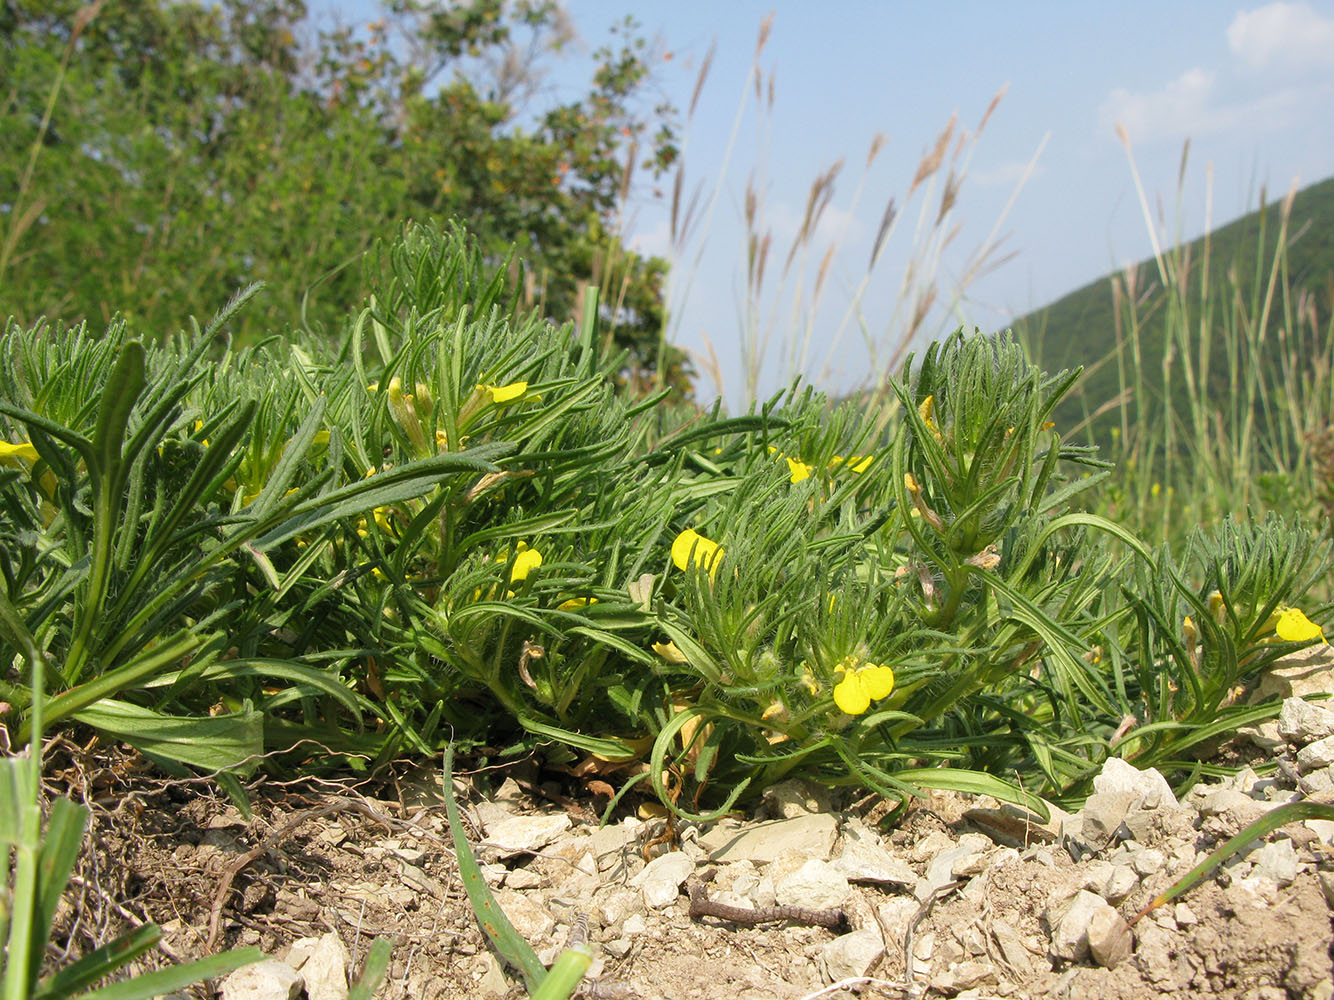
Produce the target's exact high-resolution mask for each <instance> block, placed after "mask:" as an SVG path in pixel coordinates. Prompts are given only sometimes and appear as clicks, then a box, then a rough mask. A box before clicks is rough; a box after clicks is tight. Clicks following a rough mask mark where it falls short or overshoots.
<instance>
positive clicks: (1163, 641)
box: [0, 226, 1324, 816]
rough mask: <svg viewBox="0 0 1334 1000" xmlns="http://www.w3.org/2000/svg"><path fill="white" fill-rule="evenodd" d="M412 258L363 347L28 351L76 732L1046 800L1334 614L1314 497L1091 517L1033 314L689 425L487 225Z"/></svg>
mask: <svg viewBox="0 0 1334 1000" xmlns="http://www.w3.org/2000/svg"><path fill="white" fill-rule="evenodd" d="M376 260H377V262H378V263H377V265H376V266H375V267H374V268H372V275H373V277H372V286H373V287H372V292H371V294H370V296H369V297H368V300H367V304H366V306H365V308H364V309H362V310H361V311H360V312H359V313H358V314H357V315H356V316H355V317H352V319H351V322H350V323H349V331H348V335H347V339H346V342H345V343H344V344H343V345H341V346H340V347H339V348H337V349H331V348H328V347H324V346H321V345H319V344H316V343H302V344H296V343H292V344H287V343H282V342H280V341H276V340H275V341H272V342H268V343H264V344H261V345H257V346H255V347H252V348H247V349H245V350H242V351H236V352H231V351H221V352H218V353H216V354H214V353H211V352H214V351H215V348H214V347H213V345H212V338H213V336H214V335H215V334H216V333H217V332H218V331H220V330H222V329H223V328H224V327H225V325H226V323H227V322H228V316H229V315H230V312H231V310H230V309H229V310H225V311H224V312H223V313H222V314H221V315H220V316H219V318H218V319H217V320H216V321H215V322H214V323H212V324H210V327H209V328H208V329H206V330H203V331H196V332H193V333H191V334H190V335H188V336H182V337H180V338H177V339H176V340H174V341H172V342H171V343H170V344H167V345H164V346H161V347H152V348H144V347H141V346H140V345H139V344H138V343H137V342H136V341H135V340H134V339H132V338H131V337H130V336H129V335H128V332H127V331H126V330H125V329H124V327H123V326H122V325H119V324H116V325H113V327H112V330H111V332H110V335H109V336H108V337H106V338H102V339H94V338H91V337H88V336H87V334H86V333H85V332H84V331H83V330H81V329H73V330H64V329H56V330H47V329H45V328H42V327H39V328H36V329H34V330H31V331H22V330H19V329H17V328H16V327H13V326H11V327H10V329H9V330H8V331H7V332H6V334H5V336H4V338H3V339H0V348H2V351H0V388H2V389H3V395H0V426H2V427H3V437H4V439H5V441H6V445H5V448H6V450H5V451H4V452H3V454H0V460H2V461H3V467H4V470H5V471H4V472H3V473H0V475H3V477H4V478H3V479H0V522H3V528H4V530H5V537H6V538H12V539H14V542H13V543H12V544H9V545H6V546H5V547H4V548H3V550H2V551H0V570H3V577H4V582H5V595H6V598H7V599H8V600H9V601H10V602H11V604H13V606H14V607H15V609H16V620H15V623H14V624H13V625H12V627H11V626H7V627H6V628H5V629H0V643H3V644H4V648H5V650H6V653H7V654H8V655H9V656H11V657H14V656H18V655H19V651H21V650H23V649H26V648H28V646H29V645H31V646H32V647H34V648H36V649H37V650H38V651H39V652H40V654H41V658H42V662H43V663H44V664H45V669H46V670H47V680H48V684H49V685H50V688H51V691H52V699H51V709H52V710H51V712H50V717H51V718H52V719H53V720H54V721H57V722H63V723H68V722H70V721H77V722H80V723H84V724H87V725H91V726H94V727H96V728H99V729H100V730H101V731H103V732H104V733H106V734H108V735H110V736H113V737H117V738H123V739H126V740H128V741H130V742H131V743H133V744H134V745H135V746H137V747H139V748H140V749H141V750H143V751H144V752H145V753H147V754H149V755H151V756H153V757H154V758H155V759H159V760H163V761H164V762H167V763H170V762H174V763H175V764H178V765H179V764H186V765H190V766H194V767H196V768H199V769H204V770H208V771H216V772H219V773H220V778H221V780H223V781H224V782H225V783H228V785H229V787H230V788H231V789H232V791H233V794H237V795H239V784H238V783H237V782H236V778H235V775H236V774H238V773H245V771H246V770H247V769H249V768H252V767H254V766H256V764H257V762H258V760H259V758H260V757H261V756H263V755H265V754H270V755H274V756H272V758H271V759H272V761H273V764H272V766H275V767H280V768H281V767H292V766H305V767H310V768H328V767H338V766H342V763H343V762H348V763H351V764H352V765H353V766H355V767H365V766H371V767H375V766H377V765H378V763H380V762H383V761H385V760H388V759H390V758H391V757H392V756H393V755H395V754H397V753H399V752H400V751H402V750H408V751H411V752H414V753H418V754H433V753H435V752H437V751H438V750H439V749H440V748H441V747H442V746H444V745H445V743H446V742H447V740H446V737H445V733H446V732H448V731H449V729H450V727H453V729H454V731H455V732H457V733H458V734H459V735H460V737H464V738H469V739H478V740H486V741H487V742H490V743H493V744H495V745H498V746H499V747H500V748H502V750H503V752H504V753H505V754H511V753H519V752H524V751H530V750H534V749H536V748H537V747H539V746H543V745H545V746H546V747H547V748H548V749H547V753H549V754H551V755H553V756H558V757H559V756H560V755H569V754H574V753H577V754H583V755H586V756H588V757H589V758H591V759H592V761H593V763H590V764H589V765H588V766H590V767H597V766H601V765H599V764H597V763H596V762H597V760H599V759H600V760H602V761H604V762H608V763H607V769H608V773H620V774H623V775H625V777H624V779H623V784H622V788H621V790H620V794H624V792H625V791H626V789H628V788H630V787H635V786H639V785H640V784H641V783H644V782H646V784H644V785H642V787H644V788H652V789H653V791H654V792H655V793H656V794H657V795H658V796H659V797H660V798H661V799H662V800H663V801H664V802H666V803H668V804H669V805H670V806H671V807H672V808H673V809H675V810H677V811H678V812H680V813H681V814H683V815H696V816H698V815H715V814H717V813H718V812H720V811H722V810H725V809H727V808H730V807H732V806H733V805H734V804H735V803H736V802H738V801H740V799H741V797H742V796H744V795H747V794H753V793H755V792H756V791H758V790H759V789H760V788H762V787H763V786H765V785H767V784H769V783H771V782H773V781H775V780H777V779H779V778H781V777H784V776H787V775H793V774H800V775H804V776H806V777H808V778H811V779H813V780H816V781H820V782H823V783H826V784H831V785H855V786H862V787H869V788H874V789H876V790H879V791H881V792H883V793H885V794H889V795H892V796H895V797H900V798H902V797H905V796H911V795H913V794H916V793H917V792H918V791H919V790H920V789H922V788H927V787H946V788H961V789H969V790H975V791H985V792H988V793H990V794H993V795H997V796H999V797H1002V798H1007V799H1011V800H1015V801H1023V802H1026V803H1029V804H1030V805H1034V806H1035V807H1036V808H1039V809H1040V808H1042V807H1041V805H1040V803H1038V802H1037V801H1036V800H1035V799H1034V795H1037V794H1041V795H1045V796H1047V797H1056V798H1060V797H1062V796H1066V795H1076V796H1077V795H1078V794H1080V789H1081V788H1082V787H1083V785H1084V783H1086V781H1087V778H1088V776H1089V775H1090V774H1091V773H1092V772H1094V771H1096V769H1097V767H1098V766H1099V765H1100V763H1101V761H1102V760H1103V759H1104V758H1105V757H1106V755H1107V754H1108V753H1110V752H1113V751H1118V752H1125V753H1127V754H1130V755H1132V756H1135V759H1137V760H1141V759H1142V760H1143V761H1144V762H1160V763H1162V764H1163V766H1165V767H1167V766H1169V765H1170V766H1171V767H1179V768H1187V767H1192V766H1193V762H1192V761H1190V759H1189V754H1188V753H1187V751H1188V750H1189V748H1190V747H1191V746H1192V745H1197V744H1199V743H1200V742H1201V741H1202V740H1204V739H1206V738H1207V737H1208V736H1209V735H1210V734H1212V733H1217V732H1219V731H1220V726H1222V725H1223V722H1222V720H1224V719H1226V720H1228V721H1229V723H1231V722H1235V721H1236V720H1238V719H1241V718H1242V717H1243V714H1244V713H1241V712H1240V710H1237V711H1236V712H1234V711H1233V709H1232V708H1231V707H1230V706H1231V702H1230V701H1229V699H1232V698H1233V697H1234V696H1233V695H1232V694H1231V692H1232V691H1233V690H1234V689H1235V687H1236V686H1237V685H1239V684H1244V683H1248V682H1249V681H1250V680H1252V679H1253V678H1254V677H1255V676H1256V675H1257V672H1258V671H1259V670H1260V669H1262V668H1263V666H1264V665H1265V664H1266V663H1267V662H1269V661H1270V660H1272V658H1273V656H1274V655H1277V652H1280V651H1281V650H1282V649H1283V648H1293V647H1291V646H1287V647H1280V646H1275V645H1271V644H1269V643H1268V642H1267V639H1268V634H1267V633H1266V629H1267V630H1268V633H1272V632H1273V630H1274V626H1275V623H1273V622H1270V621H1269V619H1270V618H1272V617H1273V616H1274V614H1275V612H1278V613H1279V614H1280V615H1281V614H1283V613H1284V612H1285V609H1296V608H1299V607H1306V609H1307V611H1309V612H1310V614H1311V616H1312V617H1313V618H1315V619H1317V620H1319V619H1320V618H1321V616H1322V615H1323V614H1324V609H1322V608H1321V607H1319V606H1318V605H1315V604H1309V605H1308V604H1304V603H1303V602H1304V601H1308V600H1309V598H1308V593H1307V591H1308V588H1310V587H1311V586H1312V584H1313V581H1314V580H1316V579H1317V573H1318V569H1317V568H1318V567H1319V566H1320V565H1322V563H1321V560H1322V559H1323V558H1324V556H1323V555H1322V553H1323V551H1324V549H1323V547H1322V544H1323V543H1321V544H1317V543H1315V542H1313V541H1312V540H1311V539H1310V537H1309V536H1308V534H1307V533H1306V532H1305V529H1302V528H1300V527H1299V526H1297V525H1295V524H1287V525H1281V526H1272V525H1267V523H1266V522H1262V521H1248V522H1246V523H1245V524H1244V525H1243V524H1242V523H1241V522H1238V525H1237V527H1236V530H1235V531H1234V532H1233V533H1231V534H1226V535H1223V536H1219V537H1218V538H1217V539H1216V540H1215V541H1213V542H1210V541H1209V540H1208V538H1207V536H1201V538H1200V539H1199V540H1198V541H1197V542H1195V543H1193V544H1192V546H1191V547H1189V548H1187V549H1181V548H1179V547H1171V548H1167V547H1162V548H1158V549H1157V550H1155V549H1154V548H1153V547H1152V546H1150V545H1148V544H1146V543H1145V542H1144V541H1142V540H1141V538H1140V536H1139V535H1138V534H1136V533H1135V532H1134V531H1131V530H1129V529H1127V528H1126V527H1125V526H1124V525H1122V524H1120V523H1119V522H1117V521H1115V520H1113V519H1111V518H1108V517H1104V516H1100V515H1098V514H1095V513H1090V512H1089V511H1087V510H1084V509H1081V506H1080V505H1081V504H1083V503H1084V502H1086V501H1087V500H1088V499H1089V498H1091V497H1094V496H1095V495H1096V491H1097V490H1099V489H1101V488H1103V487H1104V486H1105V482H1106V476H1107V473H1108V471H1109V470H1108V469H1107V466H1106V463H1104V462H1101V461H1099V460H1098V459H1097V457H1096V456H1095V454H1094V453H1093V452H1092V450H1091V449H1090V448H1089V447H1087V446H1083V445H1072V444H1070V443H1068V442H1067V441H1066V439H1065V437H1064V435H1063V434H1062V433H1061V428H1059V427H1057V426H1056V425H1055V424H1054V423H1053V420H1052V416H1053V413H1054V412H1055V410H1056V407H1057V406H1058V404H1059V401H1060V399H1061V398H1062V396H1063V394H1064V393H1066V392H1067V391H1068V390H1069V388H1070V386H1071V385H1072V383H1073V382H1074V380H1075V378H1076V375H1075V374H1074V373H1065V374H1061V375H1056V376H1048V375H1044V374H1043V373H1042V372H1041V371H1040V369H1038V368H1037V367H1036V366H1034V365H1032V364H1031V363H1029V362H1028V361H1027V360H1026V359H1025V357H1024V355H1023V353H1022V351H1021V350H1020V348H1019V347H1018V346H1017V345H1016V343H1015V342H1014V341H1013V340H1012V339H1010V338H1009V337H1007V336H999V337H986V336H982V335H981V334H975V335H972V336H965V335H964V334H963V333H962V332H960V333H958V334H956V335H954V336H952V337H950V338H947V339H946V340H945V341H943V342H941V343H939V344H936V345H933V346H932V347H930V348H929V349H928V350H927V351H926V352H925V353H924V354H923V355H922V356H921V357H920V359H918V358H915V357H914V358H910V359H909V361H908V363H907V365H906V366H905V368H904V370H903V373H902V377H901V378H898V379H895V380H893V382H892V390H893V393H894V397H895V398H894V399H893V400H892V401H891V405H889V406H888V407H887V408H881V409H876V410H873V411H870V412H867V411H866V410H865V408H864V406H858V405H855V404H851V403H848V404H844V405H841V406H831V405H830V404H829V403H828V402H827V401H826V400H825V399H824V398H823V397H822V396H821V395H819V394H818V393H815V392H813V391H811V390H809V389H801V388H799V387H794V388H793V389H792V390H790V391H788V392H785V393H782V394H779V395H778V396H775V397H774V398H773V399H771V400H769V401H767V402H765V403H763V404H758V405H756V406H754V407H752V408H751V409H750V411H749V412H748V413H745V414H742V415H739V416H728V415H726V414H724V413H723V412H722V410H721V408H720V407H718V406H715V407H714V408H713V409H711V410H709V411H705V412H698V413H693V414H692V413H686V412H685V411H683V410H681V409H679V408H672V407H668V406H667V405H666V402H665V401H666V395H665V394H663V393H659V394H656V395H650V396H644V397H635V396H631V395H628V394H627V393H626V392H625V390H624V388H623V382H622V380H621V377H620V375H621V357H620V356H619V355H617V354H614V353H607V350H606V348H607V344H606V342H605V341H604V339H603V338H601V337H600V336H599V335H598V333H597V317H598V307H597V301H596V296H595V295H592V294H589V295H587V296H586V298H585V303H586V310H585V314H584V319H583V322H582V323H581V324H579V325H577V326H576V325H574V324H567V325H565V326H562V327H557V326H553V325H552V324H550V323H547V322H546V321H544V320H543V319H541V318H540V317H536V316H527V315H521V314H518V313H516V312H514V310H513V308H512V303H510V302H509V301H508V300H504V299H503V296H501V295H500V294H499V290H500V289H502V288H503V287H504V285H503V281H502V279H501V277H500V273H499V272H500V270H501V269H503V268H504V267H505V266H506V264H505V262H498V263H492V264H488V263H487V262H485V261H484V260H482V259H481V258H479V257H478V256H477V255H476V254H475V252H473V250H472V249H471V247H470V244H469V241H468V239H467V237H466V235H465V234H464V233H463V232H462V231H461V230H460V229H458V228H456V227H449V228H443V229H441V228H436V227H432V226H411V227H407V228H406V229H405V230H404V232H403V234H402V236H401V237H400V238H399V239H398V240H396V241H395V242H394V243H393V244H392V245H388V246H385V247H384V248H382V249H381V251H380V253H379V256H378V257H377V258H376ZM243 304H244V303H243V302H242V301H238V302H236V303H234V304H233V306H232V307H231V308H240V307H241V306H243ZM474 304H476V305H480V306H482V307H484V308H485V309H486V310H487V311H486V312H485V313H484V314H478V313H475V312H473V311H472V308H471V306H472V305H474ZM1178 552H1179V553H1181V555H1180V558H1178V555H1177V553H1178ZM1214 591H1217V592H1218V593H1219V597H1218V600H1217V602H1216V603H1215V602H1214V601H1213V598H1212V594H1213V593H1214ZM1201 609H1204V610H1203V611H1202V610H1201ZM1205 611H1207V612H1208V622H1207V623H1206V622H1205V617H1206V616H1205V613H1204V612H1205ZM1292 613H1294V614H1295V611H1294V612H1292ZM1187 617H1189V618H1190V623H1189V627H1191V628H1194V629H1195V630H1196V632H1197V635H1198V637H1199V642H1198V648H1197V647H1195V646H1190V645H1188V643H1187V640H1186V637H1185V633H1184V632H1183V629H1184V628H1186V627H1187V623H1186V620H1185V619H1186V618H1187ZM1290 617H1291V615H1290ZM1294 620H1295V619H1294ZM1280 634H1281V633H1280ZM1196 660H1198V661H1199V662H1198V664H1197V663H1196V662H1195V661H1196ZM0 683H3V684H4V685H5V686H4V687H3V688H0V697H3V698H4V700H6V701H7V702H9V704H10V705H11V706H12V708H11V710H10V711H9V713H8V714H7V715H6V716H5V724H6V726H7V728H8V729H9V731H10V733H11V736H12V737H13V738H14V740H16V741H20V742H21V741H22V740H23V739H26V738H27V736H28V734H29V731H30V724H29V721H28V718H29V715H30V695H29V692H28V684H27V683H25V681H24V680H23V678H21V677H19V676H18V675H16V674H12V673H10V674H6V675H5V676H4V677H0ZM1270 710H1271V709H1270V708H1266V709H1264V711H1270ZM1128 716H1129V717H1131V724H1128V723H1127V722H1126V719H1127V717H1128ZM1127 726H1129V729H1128V731H1129V735H1127ZM1118 740H1120V741H1121V742H1120V743H1117V742H1116V741H1118ZM553 744H559V745H560V747H562V748H563V749H560V748H557V747H556V746H554V745H553ZM312 746H319V747H321V748H324V750H325V751H332V754H330V753H329V752H321V753H318V754H316V753H312V752H311V750H310V749H309V748H310V747H312ZM564 759H567V760H568V757H565V758H564Z"/></svg>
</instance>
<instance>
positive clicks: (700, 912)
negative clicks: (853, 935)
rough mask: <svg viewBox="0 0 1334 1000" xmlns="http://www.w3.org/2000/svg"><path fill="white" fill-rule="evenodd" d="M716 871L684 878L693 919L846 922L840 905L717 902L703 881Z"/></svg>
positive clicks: (825, 924) (746, 922)
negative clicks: (751, 905)
mask: <svg viewBox="0 0 1334 1000" xmlns="http://www.w3.org/2000/svg"><path fill="white" fill-rule="evenodd" d="M717 874H718V870H717V869H716V868H710V869H709V870H708V871H706V872H704V873H703V874H702V875H700V876H699V877H698V878H695V877H691V878H690V879H689V880H687V882H686V889H687V891H688V892H689V893H690V918H691V919H692V920H698V919H699V918H700V917H717V918H718V919H720V920H728V921H731V922H732V923H734V924H740V925H741V926H742V927H755V926H757V925H759V924H771V923H775V922H777V921H780V920H788V921H791V922H792V923H794V924H809V925H811V926H813V927H828V928H829V929H830V930H838V929H840V928H842V927H846V926H847V923H848V915H847V914H846V913H844V912H843V911H842V910H841V909H833V910H810V909H807V908H806V907H804V906H759V907H756V908H755V909H747V908H744V907H740V906H728V905H727V904H726V903H719V902H717V901H715V900H712V899H710V898H709V894H708V890H706V889H705V888H704V883H705V882H712V881H713V879H714V877H715V876H717Z"/></svg>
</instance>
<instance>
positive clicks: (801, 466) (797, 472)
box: [787, 458, 811, 483]
mask: <svg viewBox="0 0 1334 1000" xmlns="http://www.w3.org/2000/svg"><path fill="white" fill-rule="evenodd" d="M787 471H788V472H789V473H791V476H792V478H791V479H790V482H794V483H799V482H801V481H802V480H803V479H810V478H811V467H810V466H809V465H807V464H806V463H805V462H803V461H801V460H800V459H796V458H789V459H788V460H787Z"/></svg>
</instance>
